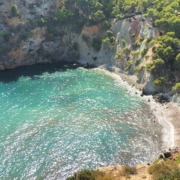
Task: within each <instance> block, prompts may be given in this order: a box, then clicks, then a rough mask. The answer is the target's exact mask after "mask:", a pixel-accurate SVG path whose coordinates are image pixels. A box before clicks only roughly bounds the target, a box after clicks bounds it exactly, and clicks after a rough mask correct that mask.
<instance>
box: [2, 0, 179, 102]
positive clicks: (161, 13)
mask: <svg viewBox="0 0 180 180" xmlns="http://www.w3.org/2000/svg"><path fill="white" fill-rule="evenodd" d="M179 8H180V5H179V2H178V1H177V0H176V1H175V0H174V1H172V0H166V1H163V3H162V2H161V1H160V0H157V1H148V0H143V1H140V0H134V1H129V0H118V1H116V0H112V1H109V0H86V1H82V0H62V1H61V0H53V1H51V0H46V1H45V0H42V1H35V0H31V1H26V0H24V1H20V0H17V1H10V2H4V1H2V0H1V2H0V14H1V16H0V22H1V25H0V26H1V27H0V34H1V37H0V41H1V46H0V70H3V69H11V68H15V67H18V66H24V65H31V64H36V63H47V62H59V61H66V62H67V61H74V62H75V61H77V60H81V61H80V62H83V63H88V64H94V65H96V66H100V65H104V66H105V67H106V68H108V69H110V70H114V69H115V68H116V67H117V68H119V70H120V72H122V73H126V74H128V75H134V74H136V76H137V82H138V83H140V84H143V85H142V86H143V92H144V94H154V93H157V92H164V93H165V92H170V95H172V93H174V92H175V91H176V92H179V89H180V84H179V83H178V82H179V64H180V54H179V50H180V40H179V38H180V34H179V27H180V19H179ZM172 89H173V92H172V91H171V90H172ZM174 99H175V101H179V98H178V97H176V96H174Z"/></svg>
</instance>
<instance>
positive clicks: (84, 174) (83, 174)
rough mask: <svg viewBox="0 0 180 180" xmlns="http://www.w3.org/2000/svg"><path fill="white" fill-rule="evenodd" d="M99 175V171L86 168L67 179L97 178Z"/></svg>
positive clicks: (85, 179) (83, 179)
mask: <svg viewBox="0 0 180 180" xmlns="http://www.w3.org/2000/svg"><path fill="white" fill-rule="evenodd" d="M97 175H98V171H95V170H87V169H85V170H82V171H79V172H77V173H74V175H73V176H71V177H69V178H67V180H95V179H96V176H97Z"/></svg>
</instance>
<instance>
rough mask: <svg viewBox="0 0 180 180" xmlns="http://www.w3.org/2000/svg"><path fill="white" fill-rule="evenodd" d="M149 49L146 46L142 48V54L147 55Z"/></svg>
mask: <svg viewBox="0 0 180 180" xmlns="http://www.w3.org/2000/svg"><path fill="white" fill-rule="evenodd" d="M147 51H148V49H147V48H146V47H145V48H143V49H142V50H141V55H142V56H145V55H146V53H147Z"/></svg>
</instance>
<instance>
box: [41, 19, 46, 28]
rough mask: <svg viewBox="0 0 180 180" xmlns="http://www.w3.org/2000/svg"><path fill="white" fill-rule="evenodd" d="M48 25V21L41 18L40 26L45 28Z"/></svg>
mask: <svg viewBox="0 0 180 180" xmlns="http://www.w3.org/2000/svg"><path fill="white" fill-rule="evenodd" d="M46 23H47V21H46V20H45V19H43V18H41V19H40V20H39V25H40V26H41V27H43V26H45V25H46Z"/></svg>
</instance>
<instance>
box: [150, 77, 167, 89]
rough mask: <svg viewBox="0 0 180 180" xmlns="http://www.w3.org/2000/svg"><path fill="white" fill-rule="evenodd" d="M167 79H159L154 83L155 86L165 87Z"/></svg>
mask: <svg viewBox="0 0 180 180" xmlns="http://www.w3.org/2000/svg"><path fill="white" fill-rule="evenodd" d="M165 82H166V79H165V77H159V78H157V79H156V80H154V81H153V85H154V86H158V87H162V86H164V85H165Z"/></svg>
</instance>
